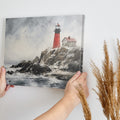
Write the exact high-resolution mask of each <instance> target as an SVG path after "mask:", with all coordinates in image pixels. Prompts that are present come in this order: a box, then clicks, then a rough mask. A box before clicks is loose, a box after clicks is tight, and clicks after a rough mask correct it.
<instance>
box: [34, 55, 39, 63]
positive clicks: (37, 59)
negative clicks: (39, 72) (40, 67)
mask: <svg viewBox="0 0 120 120" xmlns="http://www.w3.org/2000/svg"><path fill="white" fill-rule="evenodd" d="M39 62H40V58H39V57H38V56H36V57H35V59H33V61H32V63H33V64H38V63H39Z"/></svg>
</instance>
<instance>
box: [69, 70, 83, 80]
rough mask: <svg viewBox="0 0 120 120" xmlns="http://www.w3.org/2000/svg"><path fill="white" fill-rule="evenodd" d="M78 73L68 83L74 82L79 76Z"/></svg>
mask: <svg viewBox="0 0 120 120" xmlns="http://www.w3.org/2000/svg"><path fill="white" fill-rule="evenodd" d="M80 74H81V73H80V71H78V72H77V73H76V74H75V75H74V76H73V77H72V78H71V79H70V80H69V81H71V82H72V81H74V80H76V79H77V78H78V77H79V76H80Z"/></svg>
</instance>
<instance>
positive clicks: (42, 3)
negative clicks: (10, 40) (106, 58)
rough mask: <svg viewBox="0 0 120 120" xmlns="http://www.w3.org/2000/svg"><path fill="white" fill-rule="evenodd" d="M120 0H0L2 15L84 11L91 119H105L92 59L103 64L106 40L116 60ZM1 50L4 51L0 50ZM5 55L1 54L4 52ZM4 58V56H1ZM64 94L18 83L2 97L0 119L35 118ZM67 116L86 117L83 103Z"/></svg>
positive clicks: (85, 51) (18, 15) (37, 14)
mask: <svg viewBox="0 0 120 120" xmlns="http://www.w3.org/2000/svg"><path fill="white" fill-rule="evenodd" d="M119 11H120V2H119V0H99V1H98V0H59V1H58V0H19V1H18V0H0V18H5V17H24V16H41V15H45V16H46V15H66V14H85V15H86V20H85V34H84V38H85V44H84V48H85V49H84V71H86V72H88V86H89V90H90V96H89V97H88V103H89V105H90V108H91V111H92V117H93V118H92V120H104V119H105V118H104V115H103V114H102V109H101V107H100V104H99V102H98V100H97V99H96V98H97V96H96V95H95V93H94V92H93V91H92V88H95V86H96V79H95V78H94V77H93V75H92V73H91V68H90V60H91V59H92V60H93V61H95V62H96V63H97V65H99V66H100V65H101V60H102V59H103V51H102V50H103V42H104V40H106V41H107V43H108V45H109V50H110V52H111V58H112V59H113V60H114V59H115V58H116V55H115V44H116V38H120V36H119V35H120V14H119ZM2 23H3V22H2V19H0V45H1V46H2V43H1V40H2V37H1V36H2V35H3V34H2V31H3V30H2ZM1 46H0V47H1ZM0 52H1V51H0ZM1 55H2V54H1ZM0 59H1V57H0ZM62 96H63V90H59V89H50V88H33V87H17V86H16V87H15V88H13V89H12V88H11V89H10V90H9V91H8V92H7V94H6V96H5V97H3V98H1V99H0V120H32V119H33V118H35V117H36V116H38V115H40V114H41V113H43V112H44V111H46V110H47V109H49V108H50V107H51V106H52V105H54V104H55V103H56V102H57V101H58V100H59V99H60V98H61V97H62ZM68 120H83V114H82V109H81V106H80V105H79V106H78V107H76V108H75V109H74V111H73V112H72V114H71V115H70V116H69V118H68Z"/></svg>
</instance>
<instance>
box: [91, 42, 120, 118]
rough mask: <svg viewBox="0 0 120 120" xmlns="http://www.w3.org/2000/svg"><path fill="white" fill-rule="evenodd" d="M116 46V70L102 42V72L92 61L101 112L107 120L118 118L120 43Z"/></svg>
mask: <svg viewBox="0 0 120 120" xmlns="http://www.w3.org/2000/svg"><path fill="white" fill-rule="evenodd" d="M117 46H118V66H117V71H116V72H115V73H114V72H113V63H112V61H110V60H109V54H108V49H107V44H106V42H104V54H105V58H104V61H103V66H102V72H101V71H100V69H99V68H98V67H97V66H96V65H95V63H94V62H92V64H91V66H92V71H93V74H94V76H95V77H96V78H97V88H98V91H96V90H95V92H96V93H97V95H98V97H99V100H100V103H101V105H102V108H103V112H104V114H105V116H106V118H107V120H120V114H119V112H120V44H119V40H118V42H117Z"/></svg>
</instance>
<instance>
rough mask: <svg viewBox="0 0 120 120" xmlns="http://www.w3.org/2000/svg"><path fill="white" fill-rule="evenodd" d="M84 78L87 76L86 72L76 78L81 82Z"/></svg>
mask: <svg viewBox="0 0 120 120" xmlns="http://www.w3.org/2000/svg"><path fill="white" fill-rule="evenodd" d="M86 78H87V73H85V72H84V73H82V74H81V75H80V76H79V78H78V79H77V80H79V81H81V82H83V81H85V80H86Z"/></svg>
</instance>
